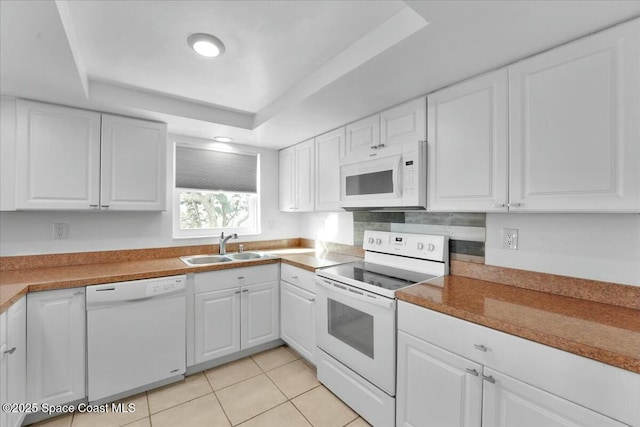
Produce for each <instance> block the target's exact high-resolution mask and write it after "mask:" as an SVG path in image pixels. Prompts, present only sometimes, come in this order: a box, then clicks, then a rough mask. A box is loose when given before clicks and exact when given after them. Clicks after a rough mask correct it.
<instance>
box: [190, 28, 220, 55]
mask: <svg viewBox="0 0 640 427" xmlns="http://www.w3.org/2000/svg"><path fill="white" fill-rule="evenodd" d="M187 43H188V44H189V46H191V49H193V50H195V51H196V52H197V53H198V54H200V55H202V56H206V57H207V58H214V57H216V56H219V55H222V54H223V53H224V43H222V41H221V40H220V39H219V38H217V37H214V36H212V35H211V34H205V33H196V34H191V35H190V36H189V37H187Z"/></svg>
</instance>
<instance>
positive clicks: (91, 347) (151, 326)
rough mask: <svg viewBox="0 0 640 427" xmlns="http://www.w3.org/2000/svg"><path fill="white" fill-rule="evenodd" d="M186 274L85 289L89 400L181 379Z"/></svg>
mask: <svg viewBox="0 0 640 427" xmlns="http://www.w3.org/2000/svg"><path fill="white" fill-rule="evenodd" d="M186 281H187V280H186V276H172V277H163V278H159V279H145V280H135V281H130V282H120V283H111V284H106V285H95V286H87V290H86V298H87V304H86V306H87V374H88V375H87V377H88V394H89V402H91V403H103V402H107V401H110V400H115V399H118V398H120V397H123V396H126V395H130V394H133V393H134V392H138V391H142V390H144V389H149V388H151V387H155V386H159V385H163V384H168V383H170V382H172V381H177V380H179V379H182V378H183V377H184V373H185V369H186V358H185V348H186V347H185V338H186V333H185V328H186V325H185V323H186V292H185V289H186Z"/></svg>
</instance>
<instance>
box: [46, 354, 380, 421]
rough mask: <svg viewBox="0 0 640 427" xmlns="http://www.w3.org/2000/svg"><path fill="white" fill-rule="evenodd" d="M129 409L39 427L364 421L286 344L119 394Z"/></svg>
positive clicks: (64, 418) (72, 416) (77, 416)
mask: <svg viewBox="0 0 640 427" xmlns="http://www.w3.org/2000/svg"><path fill="white" fill-rule="evenodd" d="M122 402H124V403H125V404H128V403H134V404H135V408H136V410H135V412H130V413H119V414H118V413H102V414H90V413H83V414H80V413H76V414H69V415H64V416H60V417H56V418H53V419H50V420H48V421H43V422H41V423H38V424H34V426H38V427H43V426H46V427H82V426H90V427H103V426H109V427H111V426H113V427H121V426H127V427H150V426H153V427H165V426H166V427H174V426H189V427H191V426H193V427H199V426H214V427H217V426H221V427H225V426H242V427H298V426H300V427H302V426H307V427H308V426H314V427H342V426H348V427H366V426H368V425H369V424H367V423H366V422H365V421H364V420H363V419H362V418H360V417H359V416H358V414H356V413H355V412H353V411H352V410H351V408H349V407H348V406H347V405H345V404H344V403H343V402H342V401H341V400H340V399H338V398H337V397H336V396H335V395H333V393H331V392H330V391H329V390H327V389H326V388H325V387H324V386H323V385H322V384H320V383H319V382H318V380H317V379H316V371H315V368H313V367H312V366H311V365H309V364H307V363H306V361H304V359H301V358H300V356H299V355H298V354H296V353H295V352H294V351H292V350H291V349H289V348H288V347H286V346H283V347H278V348H274V349H273V350H268V351H265V352H262V353H258V354H255V355H253V356H251V357H246V358H244V359H241V360H238V361H235V362H231V363H228V364H226V365H222V366H219V367H217V368H213V369H210V370H208V371H205V372H203V373H198V374H195V375H191V376H189V377H187V378H186V379H185V380H183V381H181V382H178V383H174V384H170V385H168V386H165V387H161V388H158V389H155V390H151V391H148V392H146V393H141V394H138V395H136V396H132V397H129V398H126V399H124V400H122Z"/></svg>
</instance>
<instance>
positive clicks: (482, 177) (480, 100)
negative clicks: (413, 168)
mask: <svg viewBox="0 0 640 427" xmlns="http://www.w3.org/2000/svg"><path fill="white" fill-rule="evenodd" d="M507 80H508V73H507V70H506V69H501V70H498V71H494V72H492V73H489V74H485V75H482V76H480V77H476V78H473V79H470V80H467V81H465V82H462V83H460V84H457V85H454V86H451V87H448V88H446V89H443V90H441V91H438V92H435V93H433V94H431V95H429V97H428V105H429V107H428V115H429V116H428V117H429V138H428V141H429V142H428V154H427V159H428V163H429V166H428V168H427V174H428V179H427V182H428V189H427V197H428V202H427V207H428V209H429V210H430V211H435V212H438V211H445V212H464V211H476V212H477V211H481V212H491V211H505V210H506V209H507V208H506V206H507V161H508V159H507V153H508V150H507V144H508V138H509V135H508V126H507V121H508V95H507V85H508V81H507Z"/></svg>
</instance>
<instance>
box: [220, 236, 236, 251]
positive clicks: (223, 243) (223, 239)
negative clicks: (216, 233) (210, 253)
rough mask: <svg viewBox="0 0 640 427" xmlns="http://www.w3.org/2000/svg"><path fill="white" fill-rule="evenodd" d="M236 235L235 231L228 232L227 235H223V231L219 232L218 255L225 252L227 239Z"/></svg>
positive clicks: (234, 237)
mask: <svg viewBox="0 0 640 427" xmlns="http://www.w3.org/2000/svg"><path fill="white" fill-rule="evenodd" d="M237 238H238V235H237V234H236V233H233V234H230V235H229V236H227V237H224V231H223V232H222V233H220V255H224V254H226V253H227V248H226V246H227V241H228V240H229V239H237Z"/></svg>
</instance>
